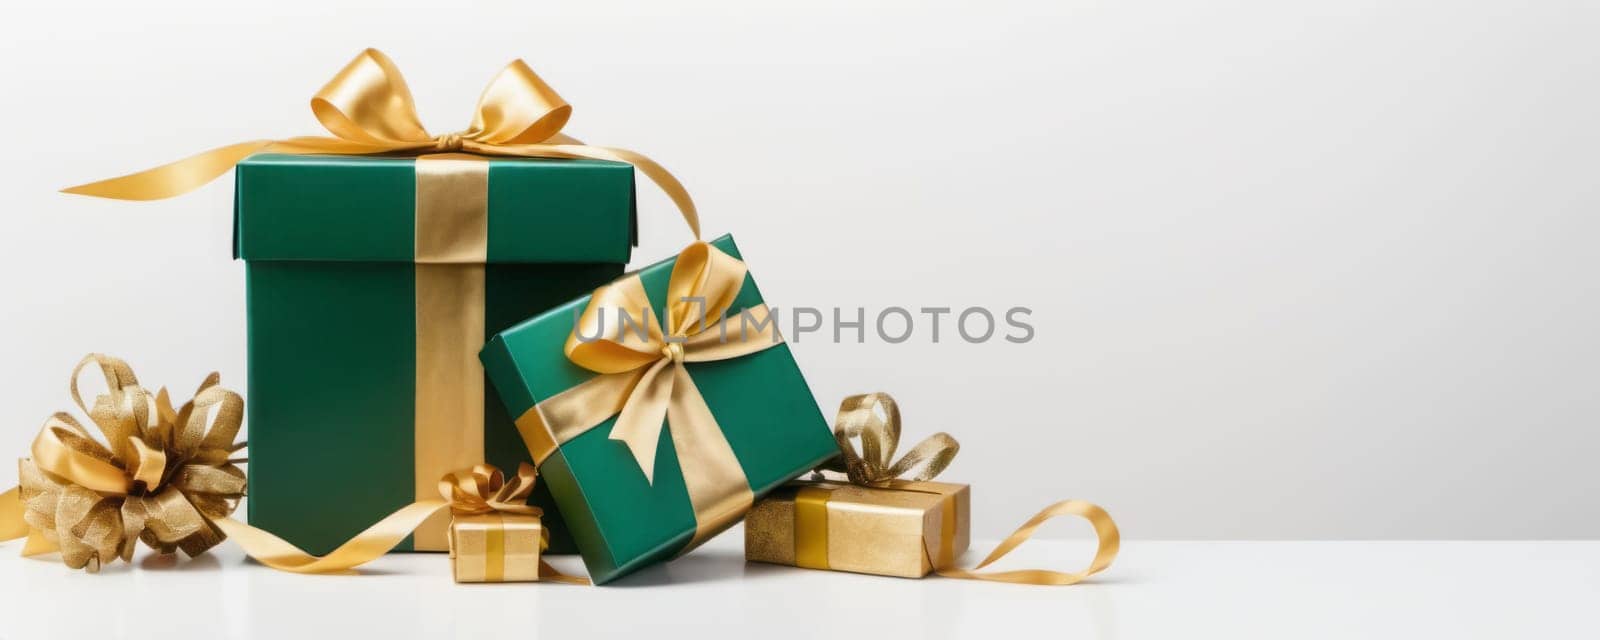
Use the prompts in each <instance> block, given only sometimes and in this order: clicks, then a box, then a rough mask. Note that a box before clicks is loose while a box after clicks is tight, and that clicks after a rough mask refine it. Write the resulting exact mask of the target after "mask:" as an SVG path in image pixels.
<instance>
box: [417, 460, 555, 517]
mask: <svg viewBox="0 0 1600 640" xmlns="http://www.w3.org/2000/svg"><path fill="white" fill-rule="evenodd" d="M538 477H539V473H538V472H537V471H535V470H534V468H533V465H531V464H528V463H526V462H524V463H522V464H520V465H517V475H515V476H512V477H511V480H510V481H509V482H508V481H506V474H505V473H503V472H501V471H500V469H499V468H498V467H496V466H494V465H491V464H475V465H472V468H471V469H468V470H466V471H462V472H457V473H452V474H449V475H446V476H445V477H443V478H440V479H439V496H440V497H442V498H444V499H445V500H446V501H447V502H449V503H450V513H453V514H455V515H460V516H476V515H483V514H487V513H495V512H500V513H513V514H517V515H524V516H542V515H544V511H543V510H542V509H540V508H539V507H536V506H533V505H531V504H528V496H530V495H532V494H533V485H534V483H535V482H536V481H537V479H538Z"/></svg>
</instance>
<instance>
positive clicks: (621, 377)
mask: <svg viewBox="0 0 1600 640" xmlns="http://www.w3.org/2000/svg"><path fill="white" fill-rule="evenodd" d="M745 272H746V268H745V265H744V263H743V262H741V261H740V260H738V259H737V258H734V257H733V256H730V255H728V254H726V253H723V252H722V251H721V250H719V249H717V248H716V247H713V246H711V245H709V244H706V243H703V242H697V243H694V244H691V245H689V247H688V248H686V249H684V250H683V251H682V252H681V253H679V254H678V260H677V262H676V263H675V264H674V265H673V268H672V275H671V278H670V279H669V281H668V285H667V300H666V306H665V313H664V315H665V317H663V318H660V319H659V321H658V320H657V319H653V318H652V317H651V316H652V315H653V314H651V313H650V309H651V305H650V299H649V297H648V296H647V295H646V294H645V290H644V283H643V281H641V280H640V279H639V276H638V275H637V274H635V275H629V276H626V277H624V278H622V279H620V280H617V281H615V282H613V283H611V284H608V285H605V286H603V287H600V288H599V289H597V290H595V292H594V295H593V297H592V298H591V299H590V301H589V305H588V306H587V307H586V308H584V310H583V313H582V315H580V316H579V318H578V321H577V324H576V326H575V327H574V328H573V332H572V335H571V336H569V337H568V338H567V342H566V346H565V349H564V350H565V352H566V355H567V358H568V359H570V360H571V361H572V362H574V363H576V364H577V365H579V366H581V367H583V368H585V369H588V370H590V371H594V372H596V373H599V374H600V375H599V376H596V377H594V378H591V379H589V380H587V381H585V382H584V383H582V384H580V385H578V386H576V387H573V388H571V389H568V390H566V391H563V392H561V393H559V394H557V395H555V396H553V397H551V398H548V399H546V400H545V401H543V402H540V403H539V404H538V405H536V406H535V407H534V408H532V409H530V410H529V411H528V413H527V414H526V415H524V416H523V417H522V418H520V419H518V420H517V425H518V428H519V429H520V430H521V431H522V432H523V437H524V439H525V440H527V442H528V444H529V448H530V450H532V451H533V454H534V457H535V459H536V460H543V459H544V458H545V457H546V456H548V455H549V454H550V453H551V452H553V451H554V449H555V448H556V447H557V446H559V445H560V444H561V443H564V442H567V441H569V440H571V439H572V438H575V437H577V436H578V435H580V434H582V433H584V432H587V431H588V430H589V429H592V428H594V427H596V426H598V425H599V424H601V423H602V422H605V421H606V420H607V419H609V418H610V417H612V416H616V417H617V420H616V423H615V425H614V426H613V427H612V428H611V434H610V438H611V439H612V440H619V441H621V442H622V443H624V444H625V445H626V446H627V447H628V451H629V452H630V453H631V454H632V455H633V458H634V460H635V462H636V463H637V465H638V467H639V470H640V471H641V472H643V473H644V476H645V478H646V479H647V480H649V481H651V482H654V473H655V459H656V445H657V443H658V442H660V439H661V430H662V429H663V428H666V429H667V430H668V431H669V433H670V434H671V437H672V443H673V448H674V449H676V451H677V456H678V461H679V463H680V464H679V466H680V467H681V468H682V470H683V478H684V485H685V487H686V488H687V490H688V493H689V502H690V504H691V505H692V506H693V508H694V515H695V535H694V537H693V538H692V539H691V540H690V542H689V544H688V545H687V546H686V547H685V549H686V550H687V549H692V548H694V547H695V546H698V545H699V544H700V543H701V542H704V541H705V540H706V539H708V538H710V537H711V536H712V535H715V534H716V533H717V532H719V531H722V530H723V529H726V528H727V527H728V526H729V525H731V524H732V523H734V522H737V521H738V519H739V518H740V517H741V516H742V515H743V514H744V512H745V511H746V510H748V509H749V507H750V504H751V502H752V501H753V500H754V495H753V493H752V492H751V490H750V485H749V481H748V480H747V479H746V478H745V477H744V471H743V468H742V467H740V466H739V460H738V458H737V457H735V455H734V453H733V447H732V445H730V444H729V443H728V439H727V437H726V436H725V435H723V433H722V427H721V426H719V425H718V424H717V421H716V418H715V417H714V416H712V415H711V409H710V408H709V407H707V406H706V402H705V399H704V398H703V397H702V396H701V395H700V390H699V389H698V388H697V387H695V384H694V380H693V379H692V378H691V377H690V375H689V371H688V369H687V368H685V366H684V364H685V363H691V362H712V361H717V360H728V359H732V358H738V357H742V356H745V355H749V354H752V353H756V352H758V351H761V350H763V349H767V348H770V347H772V346H774V345H777V344H779V343H781V342H782V337H781V336H779V334H778V331H777V325H776V323H775V322H772V321H771V318H770V311H769V310H768V308H767V307H766V306H765V305H760V306H757V307H754V308H750V309H745V310H743V311H741V312H740V313H738V314H737V315H735V316H732V317H728V316H727V314H728V312H729V311H730V309H731V307H732V305H733V301H734V299H735V297H736V296H737V295H738V293H739V289H740V288H741V287H743V285H744V280H745ZM607 318H610V320H611V322H610V323H609V324H610V328H609V329H608V323H607Z"/></svg>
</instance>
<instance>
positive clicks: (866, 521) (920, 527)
mask: <svg viewBox="0 0 1600 640" xmlns="http://www.w3.org/2000/svg"><path fill="white" fill-rule="evenodd" d="M971 514H972V506H971V492H970V489H969V488H968V486H967V485H964V484H951V483H945V482H910V481H905V482H900V483H896V484H895V485H894V486H893V487H892V488H874V487H862V486H856V485H851V484H845V483H839V482H829V481H825V480H824V481H815V480H810V481H800V482H795V483H792V484H791V485H790V486H788V487H786V488H784V489H782V490H780V491H778V492H777V493H776V494H774V495H773V496H771V497H768V498H766V499H763V500H761V501H760V502H757V503H756V505H755V507H754V508H752V509H751V510H750V513H749V515H747V516H745V525H744V526H745V558H746V559H748V560H750V561H753V562H770V563H775V564H785V565H791V566H796V567H804V568H807V569H832V570H836V571H850V572H854V573H870V574H876V575H884V576H899V577H904V578H920V577H923V576H925V575H928V574H929V573H931V572H933V571H934V570H936V569H943V568H947V567H950V566H951V565H952V564H953V562H954V560H955V558H958V557H960V555H961V554H962V553H963V552H965V551H966V550H967V547H968V545H969V544H970V541H971V536H970V532H971V529H972V516H971Z"/></svg>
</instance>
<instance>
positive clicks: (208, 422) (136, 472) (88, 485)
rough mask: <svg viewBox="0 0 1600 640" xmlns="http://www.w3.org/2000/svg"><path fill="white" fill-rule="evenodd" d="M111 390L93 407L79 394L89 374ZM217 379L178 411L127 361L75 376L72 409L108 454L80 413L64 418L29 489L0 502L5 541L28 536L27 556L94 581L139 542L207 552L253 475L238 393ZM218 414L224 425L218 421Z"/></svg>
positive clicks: (91, 359)
mask: <svg viewBox="0 0 1600 640" xmlns="http://www.w3.org/2000/svg"><path fill="white" fill-rule="evenodd" d="M91 364H93V365H97V366H98V367H99V369H100V372H101V373H102V374H104V376H105V380H106V387H107V392H106V393H105V394H104V395H100V396H97V397H96V398H95V402H94V405H93V406H92V407H91V406H87V405H85V404H84V402H83V396H82V394H81V393H80V392H79V390H78V380H79V374H81V373H82V372H83V371H84V369H85V368H87V367H88V366H89V365H91ZM219 381H220V378H219V377H218V376H217V374H215V373H213V374H211V375H210V376H208V377H206V379H205V382H203V383H201V385H200V389H199V390H198V391H196V392H195V397H194V399H193V400H190V401H189V402H187V403H184V405H183V406H182V407H181V408H179V409H177V410H173V408H172V402H171V400H170V399H169V398H168V396H167V392H166V390H165V389H162V390H160V391H158V392H156V393H154V394H152V393H150V392H149V391H147V390H145V389H144V388H143V387H141V386H139V381H138V379H137V378H136V377H135V376H134V373H133V369H132V368H130V367H129V366H128V365H127V363H125V362H123V361H121V360H118V359H116V358H112V357H109V356H104V355H100V354H92V355H90V356H88V357H85V358H84V359H83V360H82V361H81V362H79V363H78V366H77V368H75V369H73V372H72V381H71V391H72V399H73V401H74V402H75V403H77V405H78V408H79V409H80V410H82V411H83V412H84V414H86V415H88V416H89V419H90V421H92V422H93V423H94V425H95V426H96V427H98V428H99V430H100V433H101V434H102V435H103V436H105V439H106V443H104V444H102V443H101V442H100V441H98V440H96V439H95V438H94V436H92V435H90V433H89V431H88V430H87V429H85V428H84V427H83V426H82V425H81V424H79V423H78V421H77V420H76V419H75V418H73V417H72V415H71V414H67V413H57V414H55V415H53V416H51V417H50V419H49V420H47V421H46V422H45V425H44V428H43V429H41V430H40V432H39V435H38V436H37V437H35V438H34V441H33V447H32V450H33V451H32V452H33V457H32V459H25V460H21V461H19V463H18V467H19V476H20V480H21V482H20V486H19V487H18V488H16V489H13V490H12V491H11V492H8V493H7V494H6V496H7V498H6V499H4V500H0V539H6V540H9V539H14V538H19V537H22V536H24V535H26V536H27V537H28V541H27V543H26V544H25V545H24V548H23V553H24V554H25V555H34V554H38V553H46V552H49V551H60V552H61V560H62V562H63V563H65V564H66V565H67V566H69V567H72V568H74V569H85V570H87V571H89V572H91V573H93V572H96V571H99V570H100V567H101V565H103V564H106V563H110V562H114V561H115V560H116V559H117V558H119V557H120V558H122V559H123V560H129V559H131V558H132V557H133V548H134V546H135V545H136V543H137V542H138V541H139V540H143V541H144V542H145V544H147V545H149V546H150V547H151V548H154V549H156V550H157V551H159V552H161V553H172V552H173V551H174V550H176V549H182V550H183V551H184V553H186V554H188V555H190V556H196V555H199V554H201V553H204V552H205V551H206V550H207V549H210V548H211V547H213V546H215V545H216V544H217V543H219V542H221V541H222V539H223V533H222V532H221V531H220V530H219V529H218V528H217V527H216V526H215V525H214V524H213V521H214V520H216V519H218V518H224V517H226V516H227V515H228V514H230V513H232V512H233V510H234V509H235V508H236V507H237V506H238V504H239V499H240V498H241V497H243V496H244V489H245V474H244V471H242V470H240V469H239V467H238V466H236V463H239V462H243V460H240V459H233V458H232V457H231V456H232V455H233V453H234V452H236V451H239V450H240V449H242V448H244V443H242V442H240V443H235V442H234V441H233V439H234V437H235V436H237V435H238V433H239V426H240V423H241V422H242V420H243V416H244V413H243V412H244V401H243V400H242V399H241V398H240V397H239V395H238V394H236V393H233V392H232V391H228V390H227V389H223V388H222V387H220V386H218V382H219ZM213 412H215V417H214V418H213V417H212V413H213Z"/></svg>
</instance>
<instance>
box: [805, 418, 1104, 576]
mask: <svg viewBox="0 0 1600 640" xmlns="http://www.w3.org/2000/svg"><path fill="white" fill-rule="evenodd" d="M880 409H881V412H880V411H879V410H880ZM833 435H834V439H835V440H837V441H838V443H839V454H840V456H839V458H835V459H834V461H832V462H831V464H830V466H829V469H828V470H830V471H834V470H840V467H842V470H843V472H844V473H845V474H846V475H847V477H848V478H849V480H850V482H851V483H852V484H856V485H860V486H865V487H873V488H882V489H888V490H917V489H916V488H915V486H916V485H915V483H917V482H922V481H926V480H931V479H932V478H934V477H935V476H937V475H939V473H941V472H942V471H944V469H945V468H946V467H948V466H949V465H950V462H951V460H953V459H954V458H955V456H956V453H957V452H959V451H960V449H961V445H960V444H959V443H957V442H956V440H955V438H952V437H950V436H949V435H948V434H945V433H936V434H934V435H932V436H929V437H928V438H927V439H925V440H923V441H922V442H920V443H918V444H917V446H915V447H912V449H911V451H910V452H908V453H906V455H905V457H903V458H901V459H900V460H899V461H896V462H894V463H893V464H890V460H891V459H892V458H893V457H894V452H895V448H896V447H897V446H898V445H899V442H900V407H899V405H898V404H896V403H895V401H894V398H893V397H891V396H890V395H889V394H887V393H867V394H861V395H854V396H850V397H848V398H845V399H844V401H843V402H841V403H840V404H839V413H838V414H837V417H836V418H835V419H834V431H833ZM855 438H859V439H860V440H861V449H862V453H861V454H857V453H856V451H855V447H854V446H852V444H851V440H852V439H855ZM919 466H920V470H919V471H917V473H916V474H914V475H913V476H912V477H910V478H902V476H903V475H905V474H907V473H910V472H911V471H912V470H914V469H918V467H919ZM827 493H828V492H827V490H826V489H816V490H814V491H810V492H805V491H802V493H801V494H800V495H799V496H797V498H796V502H795V508H796V521H797V522H799V521H800V518H801V516H802V515H805V516H807V520H808V521H811V522H813V523H815V522H818V521H820V522H821V523H823V524H822V525H821V526H820V533H819V528H818V526H817V525H815V524H813V525H811V526H808V527H807V528H808V529H809V530H810V531H811V535H808V536H801V535H798V532H797V535H796V547H797V548H796V558H797V559H803V560H804V561H805V562H808V563H810V565H811V566H821V567H826V566H827V558H826V554H827V525H826V522H827V520H826V517H827V512H826V504H827V500H828V496H827ZM941 508H942V509H943V511H944V513H943V528H944V531H943V532H942V535H941V536H940V539H941V542H940V547H941V548H940V549H927V548H926V547H925V548H924V553H928V554H929V561H930V563H931V564H932V565H933V567H934V572H935V573H937V574H939V575H941V576H945V577H947V578H962V579H966V580H989V581H993V582H1010V583H1016V584H1034V585H1070V584H1077V583H1079V582H1082V581H1083V580H1084V579H1086V578H1088V577H1089V576H1092V575H1094V574H1096V573H1099V572H1101V571H1104V570H1105V569H1106V568H1107V567H1110V566H1111V561H1112V560H1114V559H1116V557H1117V552H1118V550H1119V549H1120V548H1121V546H1122V536H1121V533H1120V532H1119V531H1118V530H1117V523H1116V521H1114V520H1112V519H1111V514H1109V513H1106V510H1105V509H1102V508H1100V507H1099V506H1097V505H1094V504H1091V503H1089V502H1084V501H1082V500H1064V501H1061V502H1057V503H1055V504H1052V505H1050V506H1048V507H1045V508H1044V509H1043V510H1041V511H1039V513H1037V514H1034V516H1033V517H1032V518H1030V519H1028V521H1027V522H1025V523H1023V525H1022V526H1021V527H1018V528H1017V530H1016V531H1014V532H1012V533H1011V535H1009V536H1007V537H1006V539H1005V540H1002V541H1001V542H1000V544H999V545H998V546H996V547H995V549H994V551H991V552H989V555H988V556H987V557H985V558H984V559H983V561H982V562H979V563H978V564H977V565H975V566H973V567H971V568H969V569H959V568H953V567H949V566H948V563H949V562H950V561H951V560H953V558H951V557H950V556H951V555H952V554H951V552H950V544H951V541H952V540H953V539H954V535H953V531H952V530H953V529H954V522H955V516H954V514H955V504H954V495H952V494H945V496H944V503H943V505H942V506H941ZM819 510H820V514H819ZM1066 515H1075V516H1080V517H1082V518H1084V519H1086V520H1088V521H1089V524H1090V525H1091V526H1093V527H1094V533H1095V538H1096V547H1095V552H1094V558H1093V559H1092V560H1091V561H1090V562H1089V566H1088V567H1087V568H1085V569H1084V570H1082V571H1077V572H1072V573H1066V572H1060V571H1050V570H1045V569H1019V570H1014V571H998V572H991V573H978V572H977V571H978V570H980V569H983V568H985V567H988V566H989V565H991V564H994V563H995V562H996V561H998V560H999V559H1001V558H1003V557H1005V556H1006V555H1007V554H1009V553H1011V552H1012V551H1013V550H1015V549H1016V548H1017V547H1019V546H1021V545H1022V543H1024V542H1026V541H1027V540H1028V539H1029V538H1030V537H1032V536H1033V533H1034V532H1035V531H1037V530H1038V529H1039V527H1040V526H1042V525H1044V523H1045V522H1047V521H1049V520H1051V519H1053V518H1056V517H1060V516H1066ZM819 535H820V537H819ZM801 538H810V539H811V540H810V541H809V542H808V543H806V544H805V545H802V544H801V543H800V539H801ZM818 540H820V542H818ZM819 553H820V554H822V556H821V557H820V558H819V557H818V554H819ZM802 566H805V565H802Z"/></svg>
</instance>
